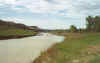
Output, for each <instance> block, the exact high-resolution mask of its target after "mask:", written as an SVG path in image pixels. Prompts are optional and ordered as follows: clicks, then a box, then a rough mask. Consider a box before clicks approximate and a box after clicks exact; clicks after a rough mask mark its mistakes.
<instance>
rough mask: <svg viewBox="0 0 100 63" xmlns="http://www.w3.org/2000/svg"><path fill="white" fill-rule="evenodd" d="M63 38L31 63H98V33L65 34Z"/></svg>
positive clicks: (99, 61)
mask: <svg viewBox="0 0 100 63" xmlns="http://www.w3.org/2000/svg"><path fill="white" fill-rule="evenodd" d="M63 34H64V33H63ZM60 35H61V34H60ZM64 36H65V40H64V41H63V42H62V43H60V44H56V45H54V46H53V47H52V48H50V49H48V50H47V51H46V52H44V53H41V56H40V57H39V58H37V59H36V60H35V61H34V62H33V63H100V33H67V34H65V35H64Z"/></svg>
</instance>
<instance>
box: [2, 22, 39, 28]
mask: <svg viewBox="0 0 100 63" xmlns="http://www.w3.org/2000/svg"><path fill="white" fill-rule="evenodd" d="M13 28H16V29H24V30H35V29H38V27H37V26H27V25H25V24H22V23H15V22H9V21H4V20H0V30H7V29H13Z"/></svg>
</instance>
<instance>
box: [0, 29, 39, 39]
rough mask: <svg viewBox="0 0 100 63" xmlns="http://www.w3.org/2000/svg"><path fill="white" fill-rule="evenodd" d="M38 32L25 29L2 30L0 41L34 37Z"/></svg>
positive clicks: (0, 31)
mask: <svg viewBox="0 0 100 63" xmlns="http://www.w3.org/2000/svg"><path fill="white" fill-rule="evenodd" d="M36 34H37V32H34V31H31V30H23V29H8V30H0V40H3V39H12V38H22V37H28V36H34V35H36Z"/></svg>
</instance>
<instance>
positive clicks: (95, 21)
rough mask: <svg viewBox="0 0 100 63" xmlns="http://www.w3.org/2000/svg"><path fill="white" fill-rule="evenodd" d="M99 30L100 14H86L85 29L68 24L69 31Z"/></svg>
mask: <svg viewBox="0 0 100 63" xmlns="http://www.w3.org/2000/svg"><path fill="white" fill-rule="evenodd" d="M84 31H87V32H100V16H94V17H93V16H87V17H86V29H85V30H84V29H77V27H76V26H74V25H71V26H70V32H84Z"/></svg>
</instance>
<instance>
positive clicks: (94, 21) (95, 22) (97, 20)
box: [86, 16, 100, 32]
mask: <svg viewBox="0 0 100 63" xmlns="http://www.w3.org/2000/svg"><path fill="white" fill-rule="evenodd" d="M86 21H87V30H88V31H95V32H100V16H95V17H92V16H88V17H87V18H86Z"/></svg>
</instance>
